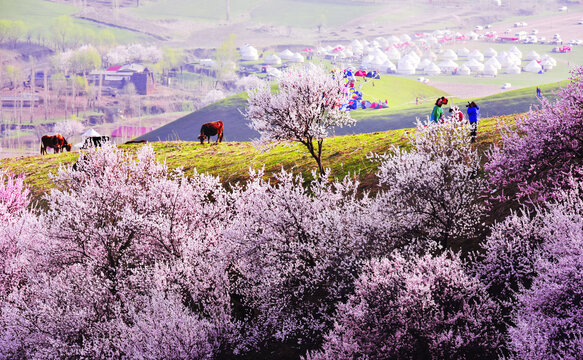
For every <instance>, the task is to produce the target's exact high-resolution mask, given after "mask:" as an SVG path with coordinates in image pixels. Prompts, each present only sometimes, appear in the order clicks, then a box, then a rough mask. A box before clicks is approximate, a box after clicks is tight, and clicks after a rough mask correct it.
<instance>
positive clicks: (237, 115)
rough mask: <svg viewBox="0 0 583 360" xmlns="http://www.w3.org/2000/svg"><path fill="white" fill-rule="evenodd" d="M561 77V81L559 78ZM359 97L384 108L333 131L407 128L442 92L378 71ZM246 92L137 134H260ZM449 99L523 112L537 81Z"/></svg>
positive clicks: (358, 114)
mask: <svg viewBox="0 0 583 360" xmlns="http://www.w3.org/2000/svg"><path fill="white" fill-rule="evenodd" d="M564 83H566V81H565V82H563V83H562V84H564ZM362 84H363V85H362V90H363V92H364V98H365V99H370V100H372V101H375V100H378V99H381V100H384V99H388V100H389V105H391V107H390V108H389V109H382V110H370V109H366V110H357V111H352V112H351V115H352V117H353V118H355V119H356V120H358V122H357V124H356V125H355V126H352V127H344V128H340V129H336V131H335V135H349V134H362V133H371V132H377V131H386V130H396V129H404V128H409V127H412V126H414V125H415V123H416V120H417V119H421V120H425V119H426V118H427V116H428V115H429V114H430V113H431V109H432V108H433V102H434V99H435V98H437V97H438V96H442V95H447V94H444V93H443V92H441V91H440V90H438V89H435V88H433V87H431V86H428V85H426V84H422V83H420V82H418V81H415V80H410V79H405V78H401V77H396V76H383V78H382V79H381V80H375V86H374V87H373V86H372V81H370V80H369V81H367V82H366V83H364V82H362ZM559 86H560V84H556V83H554V84H548V85H542V86H541V89H542V91H543V93H544V94H545V95H546V96H548V97H550V98H551V99H552V97H553V96H552V92H553V91H554V90H556V89H558V87H559ZM416 96H419V97H420V98H421V99H427V101H424V102H423V103H421V104H420V105H415V102H414V101H415V97H416ZM246 99H247V97H246V94H245V93H241V94H238V95H235V96H232V97H229V98H227V99H224V100H221V101H218V102H216V103H214V104H211V105H208V106H206V107H204V108H202V109H200V110H197V111H195V112H193V113H191V114H188V115H186V116H184V117H182V118H180V119H178V120H175V121H173V122H171V123H169V124H167V125H166V126H163V127H161V128H159V129H156V130H154V131H152V132H150V133H148V134H146V135H143V136H141V137H139V138H138V139H139V140H148V141H172V140H184V141H196V140H197V137H198V135H199V133H200V127H201V125H202V124H204V123H205V122H210V121H217V120H222V121H223V122H224V123H225V140H226V141H250V140H252V139H255V138H257V137H259V134H258V133H257V132H255V131H254V130H252V129H250V128H249V127H248V126H247V122H246V121H245V119H244V118H243V115H242V114H241V111H243V110H245V108H246V107H247V100H246ZM451 100H452V102H451V103H456V104H458V105H459V106H460V107H461V108H462V109H463V110H465V107H463V105H464V104H466V102H467V101H470V100H474V101H476V102H477V104H478V105H479V106H480V109H481V110H480V111H481V116H482V117H489V116H504V115H511V114H517V113H524V112H528V111H529V110H530V107H531V106H532V105H533V104H535V105H536V104H537V103H538V100H537V99H536V87H528V88H523V89H518V90H512V91H507V92H504V93H500V94H496V95H492V96H487V97H483V98H477V99H455V98H452V99H451Z"/></svg>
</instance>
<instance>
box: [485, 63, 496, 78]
mask: <svg viewBox="0 0 583 360" xmlns="http://www.w3.org/2000/svg"><path fill="white" fill-rule="evenodd" d="M482 73H483V74H484V75H488V76H496V75H498V69H497V68H496V67H495V66H494V65H492V64H486V65H484V70H483V71H482Z"/></svg>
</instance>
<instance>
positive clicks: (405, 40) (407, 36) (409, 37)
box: [399, 34, 411, 42]
mask: <svg viewBox="0 0 583 360" xmlns="http://www.w3.org/2000/svg"><path fill="white" fill-rule="evenodd" d="M399 40H401V42H407V41H411V36H409V35H407V34H403V35H401V36H399Z"/></svg>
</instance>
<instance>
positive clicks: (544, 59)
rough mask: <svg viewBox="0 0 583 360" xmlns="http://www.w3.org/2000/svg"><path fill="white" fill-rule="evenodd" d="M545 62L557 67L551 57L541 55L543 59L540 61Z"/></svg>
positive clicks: (555, 61)
mask: <svg viewBox="0 0 583 360" xmlns="http://www.w3.org/2000/svg"><path fill="white" fill-rule="evenodd" d="M546 60H548V62H549V63H550V64H551V65H552V66H557V60H555V59H554V58H553V57H552V56H550V55H543V57H541V61H546Z"/></svg>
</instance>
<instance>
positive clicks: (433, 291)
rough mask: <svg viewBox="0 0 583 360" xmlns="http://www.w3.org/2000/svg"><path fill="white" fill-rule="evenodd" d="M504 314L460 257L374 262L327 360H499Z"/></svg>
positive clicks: (343, 310) (325, 353)
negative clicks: (467, 272)
mask: <svg viewBox="0 0 583 360" xmlns="http://www.w3.org/2000/svg"><path fill="white" fill-rule="evenodd" d="M498 321H499V310H498V307H497V305H496V303H495V302H494V301H492V300H491V299H490V298H489V297H488V294H487V292H486V290H485V288H484V286H483V285H482V284H480V282H479V281H478V280H476V279H474V278H472V277H469V276H468V275H467V274H466V273H465V271H464V268H463V266H462V263H461V261H460V259H459V258H458V257H457V255H455V254H453V253H451V252H449V251H448V252H445V253H443V254H441V255H439V256H436V257H434V256H432V255H429V254H427V255H423V256H416V255H413V256H410V255H403V254H401V253H399V252H396V253H393V254H392V255H391V256H390V257H388V258H383V259H379V260H372V261H371V262H370V263H369V264H368V265H367V266H365V268H364V269H363V272H362V273H361V275H360V277H359V278H358V280H357V282H356V289H355V293H354V295H352V296H351V297H350V300H349V301H348V302H347V303H346V304H344V305H340V306H339V310H338V316H337V318H336V324H335V326H334V330H332V331H331V332H330V333H329V334H328V335H327V336H326V341H325V342H324V345H323V349H322V351H321V352H317V353H312V354H311V355H309V356H308V357H307V358H308V359H311V360H316V359H318V360H323V359H336V360H344V359H346V360H348V359H413V358H419V359H421V358H422V359H492V358H495V357H496V354H497V349H498V346H499V344H500V343H501V336H500V334H499V333H498V332H497V330H496V324H497V322H498Z"/></svg>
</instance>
